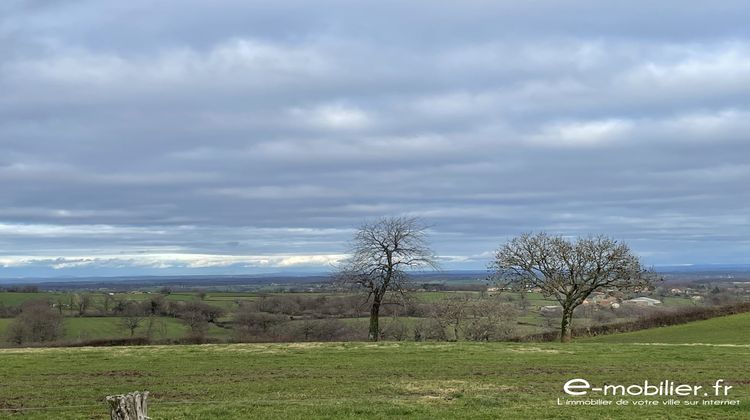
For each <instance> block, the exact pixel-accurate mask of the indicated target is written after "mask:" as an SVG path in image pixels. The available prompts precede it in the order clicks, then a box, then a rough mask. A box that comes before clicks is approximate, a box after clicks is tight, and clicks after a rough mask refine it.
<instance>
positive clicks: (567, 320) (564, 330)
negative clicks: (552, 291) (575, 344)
mask: <svg viewBox="0 0 750 420" xmlns="http://www.w3.org/2000/svg"><path fill="white" fill-rule="evenodd" d="M572 322H573V309H570V308H566V307H563V314H562V322H561V323H560V342H561V343H568V342H570V338H571V331H570V329H571V328H572V325H571V324H572Z"/></svg>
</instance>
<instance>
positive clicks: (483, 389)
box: [396, 379, 513, 401]
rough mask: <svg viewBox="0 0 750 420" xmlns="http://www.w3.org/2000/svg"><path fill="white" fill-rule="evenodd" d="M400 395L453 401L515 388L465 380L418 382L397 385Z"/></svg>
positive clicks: (405, 382) (427, 399) (426, 399)
mask: <svg viewBox="0 0 750 420" xmlns="http://www.w3.org/2000/svg"><path fill="white" fill-rule="evenodd" d="M396 388H397V390H398V392H399V393H400V394H403V395H409V396H414V397H418V398H420V399H422V400H425V401H452V400H454V399H456V398H461V397H463V396H478V395H485V394H492V395H496V394H497V393H499V392H507V391H509V390H512V389H513V387H511V386H505V385H495V384H488V383H481V382H471V381H463V380H452V379H449V380H416V381H404V382H402V383H399V384H396Z"/></svg>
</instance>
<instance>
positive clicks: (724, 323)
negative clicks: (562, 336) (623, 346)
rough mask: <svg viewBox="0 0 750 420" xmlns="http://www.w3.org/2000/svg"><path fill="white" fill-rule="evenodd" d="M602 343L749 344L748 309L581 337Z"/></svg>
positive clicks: (749, 317)
mask: <svg viewBox="0 0 750 420" xmlns="http://www.w3.org/2000/svg"><path fill="white" fill-rule="evenodd" d="M581 341H594V342H602V343H672V344H682V343H711V344H743V345H748V346H750V313H744V314H738V315H730V316H723V317H719V318H713V319H707V320H705V321H695V322H690V323H688V324H683V325H674V326H671V327H662V328H650V329H647V330H642V331H635V332H629V333H622V334H610V335H602V336H599V337H592V338H586V339H582V340H581Z"/></svg>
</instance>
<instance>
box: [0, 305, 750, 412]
mask: <svg viewBox="0 0 750 420" xmlns="http://www.w3.org/2000/svg"><path fill="white" fill-rule="evenodd" d="M711 322H713V324H709V325H706V324H705V323H711ZM748 326H750V316H748V315H747V314H743V315H736V316H730V317H723V318H716V319H712V320H709V321H702V322H695V323H691V324H686V325H680V326H675V327H668V328H663V329H654V330H649V331H642V332H637V333H633V334H622V335H619V336H618V335H613V336H608V337H603V338H601V340H605V339H614V338H616V337H628V338H627V340H623V341H628V342H623V343H604V342H580V341H579V342H575V343H572V344H567V345H565V344H558V343H544V344H515V343H406V342H385V343H378V344H370V343H298V344H220V345H216V344H212V345H199V346H192V345H191V346H151V347H120V348H76V349H62V348H56V349H6V350H0V375H2V378H3V383H2V384H1V385H0V395H1V396H2V397H1V398H0V408H2V410H3V411H2V412H0V413H2V414H6V415H14V414H18V415H20V414H21V413H23V415H24V418H40V419H41V418H48V417H49V416H50V415H51V414H52V413H57V417H56V418H70V419H73V418H104V414H105V413H106V410H105V407H104V405H103V403H101V399H102V398H103V396H105V395H108V394H115V393H123V392H128V391H134V390H149V391H150V392H151V393H152V394H151V398H150V402H151V406H150V415H151V416H152V417H153V418H155V419H163V418H170V419H172V418H184V419H188V418H189V419H213V418H276V417H285V418H290V419H292V418H323V417H325V418H343V417H384V416H409V417H417V418H493V417H497V418H569V419H575V418H596V417H599V418H694V419H708V418H722V419H738V418H749V417H750V386H749V382H748V378H749V377H750V365H748V364H747V363H746V361H747V360H748V359H749V358H750V344H748V336H747V334H744V333H742V331H747V328H748ZM740 328H744V330H741V329H740ZM708 330H715V331H716V333H714V334H705V333H704V332H705V331H708ZM647 333H651V334H650V335H648V334H647ZM636 334H641V336H636ZM665 337H668V338H665ZM664 341H669V343H670V344H654V343H659V342H664ZM696 341H699V342H700V343H701V344H699V345H696V344H694V343H695V342H696ZM649 342H650V343H651V344H648V345H645V344H644V343H649ZM678 343H683V344H684V345H681V344H678ZM573 378H585V379H587V380H589V381H590V382H592V383H593V384H602V383H604V382H607V383H622V384H628V385H629V384H643V381H644V380H648V381H650V382H652V383H653V382H658V381H662V380H670V381H675V382H677V383H684V384H693V385H701V386H704V387H705V388H706V389H710V388H709V387H710V386H712V385H713V384H714V382H715V381H716V380H717V379H723V380H725V381H726V382H727V383H728V384H729V385H732V386H733V387H734V388H733V389H732V390H731V391H730V393H729V394H728V397H726V398H721V399H731V400H737V401H739V405H735V406H703V405H698V406H695V407H685V406H664V405H661V404H660V405H658V406H633V405H627V406H618V405H611V406H606V407H602V406H566V405H563V406H558V405H557V404H558V403H557V399H558V398H561V399H562V400H563V401H564V397H565V394H564V393H563V392H562V386H563V384H564V383H565V382H566V381H567V380H569V379H573ZM576 398H581V397H567V399H569V400H574V399H576ZM607 398H609V399H610V400H613V401H615V400H617V399H620V397H617V398H614V397H603V399H607ZM673 398H677V399H679V400H683V401H685V400H692V399H693V398H690V397H673ZM624 399H625V400H628V401H631V402H634V401H637V400H644V399H650V400H659V401H661V400H666V399H668V398H658V397H624ZM699 399H700V398H699ZM55 405H60V406H75V407H69V408H62V409H47V408H45V407H51V406H55ZM16 409H20V410H16Z"/></svg>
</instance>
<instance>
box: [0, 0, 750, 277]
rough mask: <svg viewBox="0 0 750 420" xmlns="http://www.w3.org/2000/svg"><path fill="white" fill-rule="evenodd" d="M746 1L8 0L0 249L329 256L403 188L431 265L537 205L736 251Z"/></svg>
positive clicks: (397, 203)
mask: <svg viewBox="0 0 750 420" xmlns="http://www.w3.org/2000/svg"><path fill="white" fill-rule="evenodd" d="M644 10H648V13H644ZM749 10H750V9H749V8H747V7H746V5H745V4H744V3H743V2H725V3H722V7H716V5H712V7H710V8H709V7H701V6H698V5H696V4H693V3H691V4H684V2H659V3H658V4H654V3H653V2H651V3H645V2H643V3H629V4H627V5H613V4H607V5H604V4H602V3H601V2H593V1H574V2H566V4H565V5H563V4H562V3H544V4H541V3H538V2H532V3H518V2H488V1H470V2H462V3H461V4H460V5H458V4H450V3H439V2H438V3H436V2H408V3H404V2H395V1H394V2H389V1H386V2H372V3H369V4H357V5H354V3H352V2H347V1H330V2H316V3H315V4H313V3H310V2H301V1H288V2H276V3H274V4H270V3H267V2H244V1H222V2H211V3H205V2H197V1H195V2H193V1H189V2H186V1H180V2H160V3H158V4H154V3H152V2H145V1H131V2H121V3H100V2H91V1H78V2H17V1H16V2H5V3H3V5H2V6H0V52H1V53H2V55H3V60H2V61H0V91H1V92H2V95H0V147H1V148H2V153H0V186H1V187H2V191H3V194H2V195H0V256H1V257H3V258H9V259H10V260H9V261H20V260H19V258H21V257H23V258H25V259H23V258H22V259H23V261H27V262H28V263H27V264H26V265H25V266H24V267H25V269H26V270H27V272H34V270H35V269H36V268H39V267H47V268H49V267H52V268H51V269H50V270H52V271H49V270H47V271H45V273H48V272H53V273H87V272H96V273H99V271H96V270H97V267H99V266H101V267H106V269H107V270H110V271H107V273H110V272H113V271H112V270H114V272H119V271H118V270H121V271H122V272H131V271H128V270H129V269H128V268H127V267H129V266H132V267H134V268H133V271H132V272H134V273H143V272H144V270H153V271H155V272H161V271H159V270H161V269H165V270H176V269H179V270H181V269H184V270H186V271H189V270H191V269H197V268H198V267H197V264H191V263H189V260H190V258H192V259H193V260H195V261H199V260H200V261H204V262H206V261H207V262H206V266H211V267H214V268H215V269H216V270H219V271H220V270H221V269H227V270H229V269H230V268H231V269H232V270H242V269H252V267H255V268H257V269H272V268H278V267H287V265H284V264H296V263H290V261H292V260H289V259H288V258H287V257H292V256H298V257H299V261H301V262H302V264H303V265H304V266H305V267H308V266H309V267H314V266H316V265H317V266H319V267H324V266H325V264H326V263H327V262H328V261H330V260H331V259H330V258H329V257H330V256H334V255H339V254H340V253H341V252H343V251H344V250H345V249H346V241H347V240H348V238H349V236H350V235H351V229H352V228H353V227H355V226H356V225H358V224H359V223H360V222H361V221H362V220H363V219H366V218H374V217H378V216H381V215H384V214H409V215H416V216H420V217H423V218H424V219H425V220H426V221H427V223H429V224H430V225H431V226H433V227H432V233H433V238H434V241H435V249H436V250H437V252H438V253H439V254H440V255H442V256H444V258H445V261H446V266H448V267H449V268H450V267H463V268H466V267H471V268H482V267H484V264H485V262H486V258H488V255H489V254H488V252H489V251H490V250H491V249H492V248H494V247H496V246H497V245H498V244H499V243H500V242H502V241H503V240H504V239H506V238H507V237H509V236H512V235H514V234H517V233H519V232H522V231H527V230H538V229H546V230H550V231H554V232H559V233H563V234H567V235H576V234H585V233H589V232H593V233H607V234H611V235H613V236H616V237H620V238H623V239H625V240H628V241H629V242H631V243H632V244H633V247H634V248H635V249H636V250H637V251H639V252H641V253H642V255H644V257H645V258H646V259H647V261H648V262H650V263H659V264H671V263H687V262H750V260H748V256H747V255H748V252H747V251H748V250H749V249H748V248H749V245H748V243H747V239H746V238H747V237H748V234H749V233H750V231H749V230H748V229H749V228H748V226H750V224H748V223H747V222H748V218H747V214H748V210H749V209H750V192H748V189H747V188H746V186H745V184H746V182H747V181H746V180H747V179H748V175H750V170H749V169H748V166H747V163H746V161H747V156H750V143H749V142H748V139H747V136H746V133H747V132H748V130H747V129H748V123H747V121H748V118H747V116H748V113H750V102H749V101H748V99H747V98H748V94H749V93H750V78H748V77H747V76H746V75H747V74H748V70H750V39H749V38H748V36H749V34H748V29H747V25H746V24H745V22H746V21H747V18H748V17H750V16H748V15H750V13H748V11H749ZM665 14H668V15H669V16H671V19H669V20H665V19H664V18H663V16H664V15H665ZM300 229H302V230H300ZM87 232H88V233H87ZM303 232H314V234H306V233H303ZM84 233H85V234H84ZM118 254H121V255H125V254H126V255H128V256H127V257H122V258H116V257H113V255H118ZM97 255H98V257H97ZM175 255H184V256H185V257H184V258H183V257H180V256H175ZM191 255H192V256H193V257H190V256H191ZM212 255H213V256H215V257H210V256H212ZM243 255H246V256H256V257H257V256H261V257H264V258H265V260H263V261H266V260H267V261H268V263H264V264H261V263H258V261H260V260H258V259H257V258H256V259H253V258H255V257H253V258H249V260H248V261H243V260H242V259H241V258H242V256H243ZM207 256H209V257H207ZM221 256H226V258H223V257H221ZM275 256H283V257H284V258H287V259H284V258H282V257H278V258H277V257H275ZM326 256H327V257H326ZM235 257H237V258H238V260H234V259H233V258H235ZM56 258H67V259H65V260H63V262H61V263H54V261H56ZM139 258H140V260H139ZM258 258H260V257H258ZM331 258H332V257H331ZM262 259H263V258H261V260H262ZM483 259H484V260H483ZM138 261H141V262H142V263H139V262H138ZM165 261H167V262H165ZM217 261H218V262H217ZM246 266H247V267H246ZM8 267H10V265H8ZM222 267H223V268H222ZM227 267H229V268H227ZM243 267H244V268H243ZM204 268H205V267H204ZM8 270H10V268H8ZM13 270H15V271H7V270H6V271H5V272H6V273H11V274H13V275H16V274H18V273H19V271H18V270H21V268H14V269H13ZM169 272H171V271H169ZM217 272H218V271H217ZM2 273H3V271H2V269H0V276H2ZM9 275H10V274H9Z"/></svg>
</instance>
